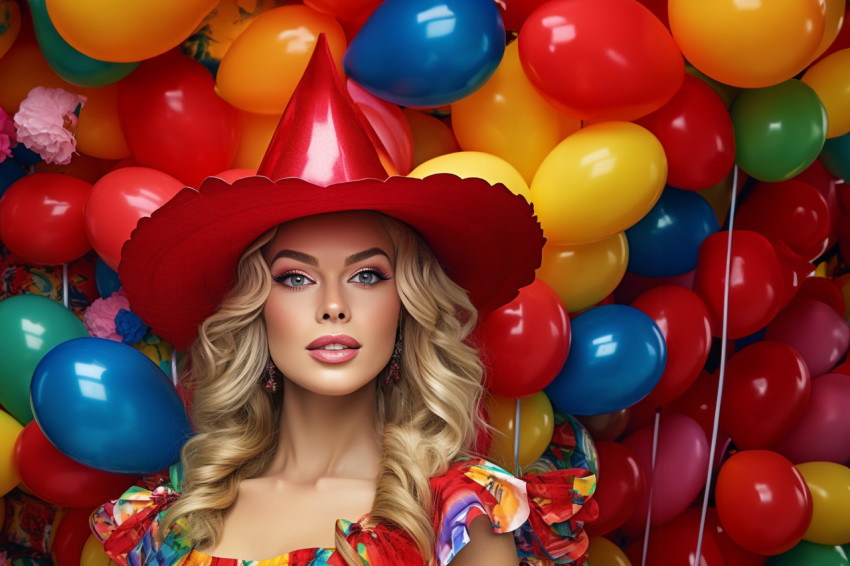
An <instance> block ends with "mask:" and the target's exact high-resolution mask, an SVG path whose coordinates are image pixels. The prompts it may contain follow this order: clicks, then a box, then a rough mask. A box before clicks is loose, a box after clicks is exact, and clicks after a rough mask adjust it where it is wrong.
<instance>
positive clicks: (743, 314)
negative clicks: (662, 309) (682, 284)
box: [694, 230, 785, 340]
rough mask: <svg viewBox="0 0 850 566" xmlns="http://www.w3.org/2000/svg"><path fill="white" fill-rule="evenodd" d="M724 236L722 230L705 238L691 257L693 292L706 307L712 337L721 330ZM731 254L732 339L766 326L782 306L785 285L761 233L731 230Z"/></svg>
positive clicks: (730, 333)
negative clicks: (694, 262) (694, 266)
mask: <svg viewBox="0 0 850 566" xmlns="http://www.w3.org/2000/svg"><path fill="white" fill-rule="evenodd" d="M728 236H729V232H727V231H723V232H716V233H714V234H711V235H709V236H708V237H707V238H706V239H705V240H703V241H702V244H701V245H700V248H699V254H698V255H697V269H696V277H695V280H694V291H696V292H697V294H698V295H699V296H700V297H702V300H703V301H705V305H706V306H707V307H708V312H709V314H710V315H711V322H712V329H713V331H714V335H715V336H720V334H721V329H722V325H721V322H722V320H723V295H724V285H725V284H726V252H727V250H728V249H729V248H728V246H727V238H728ZM731 255H732V258H731V259H732V261H731V277H730V284H729V309H728V331H727V332H728V336H727V337H728V338H730V339H733V340H734V339H737V338H743V337H744V336H749V335H750V334H753V333H754V332H756V331H757V330H760V329H762V328H764V327H765V326H766V325H767V323H768V322H770V320H771V319H772V318H773V317H774V316H775V315H776V313H777V312H779V309H780V308H781V307H782V306H783V303H782V301H783V298H784V291H785V287H784V282H783V276H782V268H781V267H780V264H779V259H778V258H777V257H776V252H775V251H774V249H773V247H772V246H771V245H770V242H769V241H768V240H767V239H766V238H765V237H764V236H762V235H761V234H758V233H756V232H750V231H748V230H735V231H734V234H733V235H732V254H731Z"/></svg>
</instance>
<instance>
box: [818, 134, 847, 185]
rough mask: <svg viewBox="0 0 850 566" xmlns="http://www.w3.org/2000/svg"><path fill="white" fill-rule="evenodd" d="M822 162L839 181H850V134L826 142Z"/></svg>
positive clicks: (821, 156)
mask: <svg viewBox="0 0 850 566" xmlns="http://www.w3.org/2000/svg"><path fill="white" fill-rule="evenodd" d="M820 162H821V163H823V166H824V167H826V170H827V171H829V172H830V173H832V174H833V175H835V176H836V177H838V178H839V179H850V134H844V135H843V136H838V137H835V138H829V139H828V140H826V143H825V144H823V151H821V154H820Z"/></svg>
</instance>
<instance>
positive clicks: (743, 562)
mask: <svg viewBox="0 0 850 566" xmlns="http://www.w3.org/2000/svg"><path fill="white" fill-rule="evenodd" d="M705 530H706V532H708V533H712V534H713V535H714V541H715V542H716V543H717V547H718V548H719V549H720V552H721V554H723V562H724V563H725V566H762V565H763V564H764V563H765V562H766V561H767V556H761V555H759V554H755V553H753V552H750V551H749V550H747V549H745V548H742V547H741V546H740V545H738V543H736V542H735V541H734V540H732V538H731V537H730V536H729V535H728V534H726V531H725V530H724V529H723V525H721V524H720V519H719V518H718V517H717V509H715V508H714V507H709V508H708V509H706V514H705Z"/></svg>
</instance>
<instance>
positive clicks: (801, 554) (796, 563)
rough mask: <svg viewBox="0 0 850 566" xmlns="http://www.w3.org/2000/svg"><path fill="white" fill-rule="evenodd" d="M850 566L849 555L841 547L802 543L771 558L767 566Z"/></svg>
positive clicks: (803, 541) (805, 541)
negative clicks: (803, 565)
mask: <svg viewBox="0 0 850 566" xmlns="http://www.w3.org/2000/svg"><path fill="white" fill-rule="evenodd" d="M801 564H805V566H850V561H848V555H847V552H846V550H845V549H844V548H842V547H840V546H828V545H825V544H815V543H813V542H809V541H807V540H802V541H800V542H799V543H798V544H797V545H795V546H794V548H792V549H791V550H789V551H788V552H783V553H782V554H779V555H777V556H771V557H770V558H768V559H767V562H765V566H800V565H801Z"/></svg>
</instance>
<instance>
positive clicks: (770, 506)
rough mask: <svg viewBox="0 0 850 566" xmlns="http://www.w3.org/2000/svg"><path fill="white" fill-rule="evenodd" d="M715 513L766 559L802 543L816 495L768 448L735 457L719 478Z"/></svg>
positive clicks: (736, 538) (736, 537) (729, 530)
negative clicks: (813, 498) (813, 497)
mask: <svg viewBox="0 0 850 566" xmlns="http://www.w3.org/2000/svg"><path fill="white" fill-rule="evenodd" d="M715 499H716V502H717V515H718V517H719V518H720V523H721V525H723V528H724V529H725V530H726V532H727V533H728V534H729V536H730V537H731V538H732V540H734V541H735V542H736V543H738V544H739V545H740V546H742V547H743V548H745V549H746V550H749V551H750V552H754V553H756V554H763V555H766V556H773V555H776V554H781V553H783V552H785V551H787V550H789V549H791V547H793V546H794V545H795V544H797V543H798V542H800V540H802V538H803V534H804V533H805V532H806V529H807V528H808V527H809V522H810V521H811V520H812V496H811V494H810V493H809V488H808V487H807V486H806V482H805V480H804V479H803V476H802V475H801V474H800V472H799V471H797V468H795V467H794V464H792V463H791V462H789V461H788V459H787V458H785V457H783V456H781V455H779V454H777V453H776V452H771V451H770V450H744V451H741V452H738V453H737V454H733V455H732V456H731V457H730V458H729V459H728V460H726V462H725V463H724V464H723V466H721V467H720V473H719V474H718V475H717V486H716V488H715Z"/></svg>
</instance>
